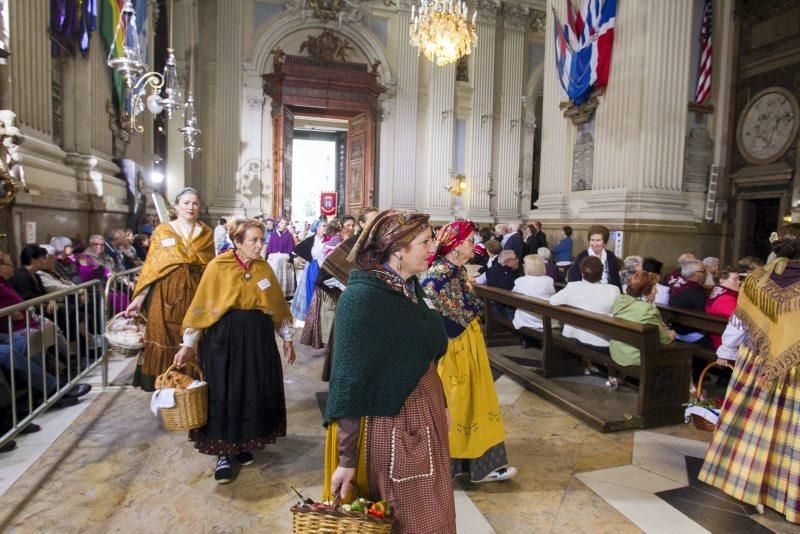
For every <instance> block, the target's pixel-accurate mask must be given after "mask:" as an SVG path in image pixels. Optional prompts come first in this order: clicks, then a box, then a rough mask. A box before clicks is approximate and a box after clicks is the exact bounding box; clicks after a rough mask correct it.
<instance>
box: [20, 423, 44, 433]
mask: <svg viewBox="0 0 800 534" xmlns="http://www.w3.org/2000/svg"><path fill="white" fill-rule="evenodd" d="M41 429H42V427H40V426H39V425H37V424H36V423H31V424H29V425H28V426H26V427H25V428H23V429H22V430H21V431H20V434H33V433H34V432H38V431H40V430H41Z"/></svg>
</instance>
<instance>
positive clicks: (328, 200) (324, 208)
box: [319, 191, 339, 217]
mask: <svg viewBox="0 0 800 534" xmlns="http://www.w3.org/2000/svg"><path fill="white" fill-rule="evenodd" d="M338 196H339V195H338V193H336V191H328V192H326V191H323V192H322V193H320V194H319V212H320V214H322V215H324V216H325V217H332V216H334V215H336V201H337V200H338Z"/></svg>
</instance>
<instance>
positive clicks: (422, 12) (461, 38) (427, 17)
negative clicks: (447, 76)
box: [409, 0, 478, 66]
mask: <svg viewBox="0 0 800 534" xmlns="http://www.w3.org/2000/svg"><path fill="white" fill-rule="evenodd" d="M416 7H417V6H411V21H410V22H409V33H410V35H411V44H412V45H413V46H416V47H417V48H419V51H420V52H422V53H423V54H425V57H426V58H428V59H429V60H430V61H433V62H436V64H437V65H439V66H441V65H447V64H450V63H455V62H456V61H458V60H459V59H460V58H461V57H463V56H466V55H469V54H470V53H471V52H472V47H473V46H475V43H476V41H477V40H478V36H477V34H476V32H475V17H476V16H477V14H478V13H477V11H475V12H473V14H472V22H469V21H468V10H469V8H467V4H465V3H464V2H460V1H458V0H456V1H455V2H453V0H421V4H420V8H419V11H417V9H416Z"/></svg>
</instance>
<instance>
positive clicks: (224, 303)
mask: <svg viewBox="0 0 800 534" xmlns="http://www.w3.org/2000/svg"><path fill="white" fill-rule="evenodd" d="M229 233H230V238H231V241H232V242H233V244H234V246H235V249H234V250H229V251H227V252H225V253H223V254H220V255H219V256H217V257H216V258H214V260H212V261H211V263H209V264H208V268H207V269H206V271H205V273H204V274H203V279H202V280H201V281H200V286H199V287H198V288H197V292H196V293H195V295H194V299H193V300H192V303H191V305H190V306H189V310H188V311H187V312H186V317H184V319H183V324H184V327H185V329H184V332H183V343H182V344H181V349H180V351H178V353H177V354H176V355H175V363H176V365H178V366H179V367H182V366H183V364H184V363H185V362H186V361H188V360H189V359H190V358H191V355H192V354H193V353H194V351H195V347H197V346H198V342H199V349H197V354H198V356H199V360H200V366H201V368H202V369H203V373H204V376H205V380H206V382H208V423H207V424H206V426H204V427H203V428H200V429H197V430H192V431H191V432H189V439H190V440H191V441H193V442H194V446H195V448H197V450H199V451H200V452H201V453H203V454H210V455H214V456H217V467H216V469H215V471H214V479H215V480H216V481H217V482H219V483H226V482H230V481H231V480H232V478H233V469H232V467H231V456H235V459H236V461H237V462H238V463H239V464H241V465H249V464H251V463H252V462H253V460H254V458H253V454H252V452H250V451H254V450H261V449H263V448H264V446H265V445H266V444H267V443H275V440H276V438H278V437H283V436H285V435H286V401H285V397H284V392H283V368H282V367H281V361H280V353H279V352H278V346H277V344H276V343H275V334H276V333H277V334H278V335H280V336H281V338H282V339H283V353H284V355H285V356H286V360H287V361H288V362H289V363H290V364H291V363H294V349H293V346H292V336H293V335H294V327H293V319H292V313H291V311H289V305H288V304H287V303H286V299H285V298H284V296H283V291H282V290H281V286H280V284H279V283H278V279H277V278H276V277H275V273H273V272H272V268H271V267H270V266H269V264H268V263H267V262H266V261H265V260H264V259H262V258H261V248H262V247H263V246H264V241H263V239H264V225H263V224H261V223H260V222H257V221H255V220H253V219H246V220H239V221H234V222H232V223H230V225H229ZM201 337H202V340H201V339H200V338H201Z"/></svg>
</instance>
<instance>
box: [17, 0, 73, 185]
mask: <svg viewBox="0 0 800 534" xmlns="http://www.w3.org/2000/svg"><path fill="white" fill-rule="evenodd" d="M8 15H9V26H10V31H9V38H10V46H9V48H10V52H11V54H12V55H11V56H10V57H9V58H8V60H7V61H8V65H9V72H10V79H11V91H10V93H11V97H10V102H7V105H9V107H10V109H11V110H12V111H13V112H14V113H16V114H17V126H18V127H19V128H20V129H21V130H22V131H23V133H24V134H25V137H26V140H25V143H24V144H23V145H22V147H21V148H20V152H21V153H22V154H23V162H22V164H23V166H24V169H25V178H26V180H27V182H28V186H29V188H30V191H31V193H33V194H37V195H42V194H45V191H47V190H52V191H71V192H75V191H76V189H77V185H76V182H75V179H74V177H75V172H74V170H73V169H71V168H69V167H67V166H66V165H64V158H65V157H66V154H65V152H64V151H63V150H62V149H61V148H60V147H59V146H57V145H55V144H54V143H53V106H52V82H53V78H52V60H51V58H50V39H49V37H48V35H47V28H48V26H49V24H50V4H49V3H48V2H28V1H26V0H12V1H10V3H9V6H8ZM65 178H66V179H65Z"/></svg>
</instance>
